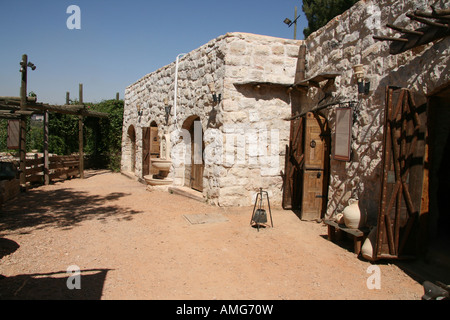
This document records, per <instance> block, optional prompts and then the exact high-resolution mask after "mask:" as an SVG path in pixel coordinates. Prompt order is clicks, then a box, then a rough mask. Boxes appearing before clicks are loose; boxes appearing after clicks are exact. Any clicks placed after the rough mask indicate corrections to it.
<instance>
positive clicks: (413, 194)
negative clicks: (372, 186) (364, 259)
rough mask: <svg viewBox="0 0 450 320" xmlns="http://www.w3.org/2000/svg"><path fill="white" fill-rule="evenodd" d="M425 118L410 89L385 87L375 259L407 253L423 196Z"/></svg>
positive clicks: (395, 256)
mask: <svg viewBox="0 0 450 320" xmlns="http://www.w3.org/2000/svg"><path fill="white" fill-rule="evenodd" d="M424 117H425V118H424ZM425 120H426V114H425V112H423V111H422V112H421V113H420V114H419V112H418V109H417V107H416V105H415V102H414V99H413V96H412V94H411V92H410V91H409V90H407V89H398V88H393V87H388V88H387V90H386V111H385V126H384V128H385V130H384V151H383V175H382V181H381V188H382V190H381V199H380V209H379V210H380V211H379V214H378V225H377V241H376V250H375V257H374V258H397V257H400V256H401V255H402V254H409V253H410V249H411V247H410V245H411V243H412V242H414V241H411V240H412V238H413V237H412V235H413V234H414V232H413V229H414V228H415V227H416V226H415V225H416V223H417V222H418V221H417V220H418V214H419V212H420V203H421V195H422V184H423V158H424V153H425V151H424V150H425V133H426V121H425ZM412 245H413V246H415V244H412ZM407 247H408V248H407Z"/></svg>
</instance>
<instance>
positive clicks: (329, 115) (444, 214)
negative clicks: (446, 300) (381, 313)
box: [283, 0, 450, 259]
mask: <svg viewBox="0 0 450 320" xmlns="http://www.w3.org/2000/svg"><path fill="white" fill-rule="evenodd" d="M449 9H450V7H449V4H448V1H427V0H415V1H412V0H397V1H392V0H382V1H370V0H365V1H359V2H358V3H356V4H355V5H354V6H353V7H352V8H350V9H349V10H348V11H346V12H345V13H343V14H342V15H340V16H338V17H336V18H334V19H333V20H332V21H330V22H329V23H328V24H327V25H326V26H324V27H323V28H321V29H320V30H318V31H316V32H315V33H313V34H311V35H310V36H309V37H308V38H307V39H306V40H305V42H304V44H305V45H306V50H305V54H304V56H303V57H299V61H300V58H301V59H304V64H305V65H306V67H305V69H306V74H305V77H304V78H300V79H296V80H295V84H294V87H297V88H303V91H304V92H303V94H302V95H301V97H300V98H299V104H297V105H293V106H292V108H293V109H292V110H293V116H292V117H291V127H292V132H291V138H290V145H291V149H292V148H293V149H294V150H293V151H292V150H291V151H289V152H288V157H287V158H288V160H290V162H288V164H287V166H286V172H287V175H288V180H287V182H286V186H287V188H286V189H285V191H286V192H285V195H284V199H283V200H284V207H285V208H292V209H298V210H301V212H302V217H304V218H306V219H310V218H320V217H325V218H327V219H333V218H334V217H335V216H336V215H337V214H339V213H342V211H343V210H344V208H345V207H346V206H347V205H348V204H349V200H350V199H355V200H358V201H359V208H360V210H361V212H362V217H363V218H364V220H365V221H364V222H365V225H366V226H368V227H373V228H374V229H375V228H376V230H375V231H374V233H375V235H376V240H373V242H374V243H373V247H374V252H373V257H372V258H377V259H378V258H397V257H399V256H402V255H403V256H405V255H408V254H409V253H412V252H415V253H417V250H424V247H426V244H425V243H427V242H434V243H436V244H444V243H446V245H447V249H445V250H447V251H448V250H449V249H448V248H450V241H449V239H450V232H449V229H450V223H449V221H450V216H449V210H448V206H446V205H445V191H444V190H448V186H449V184H448V181H450V180H449V179H450V175H449V169H448V166H446V165H445V164H444V163H448V157H450V154H449V149H450V138H449V133H450V106H449V101H450V72H449V61H450V38H449V37H448V36H449V35H450V33H449V17H450V10H449ZM392 38H396V39H392ZM399 38H401V39H399ZM311 123H312V124H313V125H314V126H315V127H316V129H317V132H316V133H315V136H314V132H312V131H311V130H312V129H310V127H311ZM314 126H313V128H314ZM310 131H311V132H310ZM311 137H312V138H311ZM310 144H311V145H313V147H311V146H310ZM318 148H319V149H320V153H321V154H320V156H321V158H320V161H321V166H317V168H319V169H316V171H314V170H313V169H314V167H313V166H312V167H309V168H308V162H307V161H309V160H308V159H309V158H310V157H316V158H317V154H315V153H314V152H316V153H317V149H318ZM298 150H300V151H298ZM311 150H315V151H314V152H312V151H311ZM298 163H302V164H303V167H301V166H300V169H299V166H298ZM311 173H313V174H312V175H311ZM310 206H312V207H314V208H315V209H317V210H316V211H313V212H312V213H309V212H308V210H309V207H310ZM425 221H427V223H425ZM444 248H445V245H444ZM448 256H450V254H449V255H448Z"/></svg>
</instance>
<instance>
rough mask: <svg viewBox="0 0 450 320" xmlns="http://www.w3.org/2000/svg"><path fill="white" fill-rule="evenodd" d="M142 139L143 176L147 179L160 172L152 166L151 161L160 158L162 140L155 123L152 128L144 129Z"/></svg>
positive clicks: (151, 125)
mask: <svg viewBox="0 0 450 320" xmlns="http://www.w3.org/2000/svg"><path fill="white" fill-rule="evenodd" d="M142 139H143V140H142V176H144V177H145V176H146V175H149V174H157V173H158V172H159V171H158V170H157V169H153V168H152V166H151V159H152V158H159V157H160V145H159V142H160V141H159V140H160V139H159V135H158V125H157V124H156V122H155V121H153V122H152V123H151V124H150V127H145V128H142Z"/></svg>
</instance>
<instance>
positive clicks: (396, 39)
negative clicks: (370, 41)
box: [373, 36, 409, 43]
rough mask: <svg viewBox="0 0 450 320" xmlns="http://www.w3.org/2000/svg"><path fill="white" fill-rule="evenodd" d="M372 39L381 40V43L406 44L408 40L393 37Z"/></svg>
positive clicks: (375, 37)
mask: <svg viewBox="0 0 450 320" xmlns="http://www.w3.org/2000/svg"><path fill="white" fill-rule="evenodd" d="M373 38H374V39H376V40H381V41H397V42H405V43H406V42H408V41H409V40H408V39H405V38H395V37H386V36H373Z"/></svg>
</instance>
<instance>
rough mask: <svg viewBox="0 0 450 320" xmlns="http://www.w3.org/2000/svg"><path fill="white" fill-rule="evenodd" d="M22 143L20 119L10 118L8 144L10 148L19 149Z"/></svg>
mask: <svg viewBox="0 0 450 320" xmlns="http://www.w3.org/2000/svg"><path fill="white" fill-rule="evenodd" d="M19 143H20V120H8V138H7V140H6V145H7V148H8V149H19Z"/></svg>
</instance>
